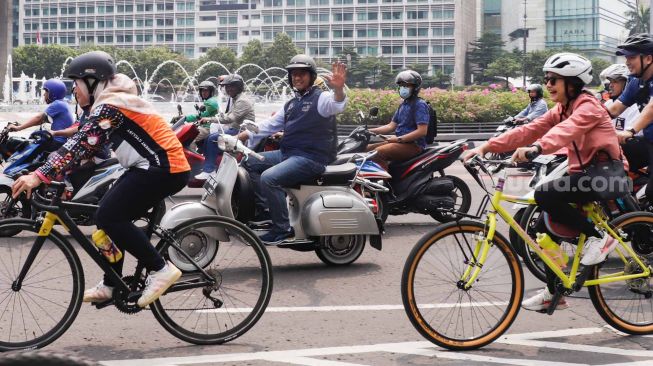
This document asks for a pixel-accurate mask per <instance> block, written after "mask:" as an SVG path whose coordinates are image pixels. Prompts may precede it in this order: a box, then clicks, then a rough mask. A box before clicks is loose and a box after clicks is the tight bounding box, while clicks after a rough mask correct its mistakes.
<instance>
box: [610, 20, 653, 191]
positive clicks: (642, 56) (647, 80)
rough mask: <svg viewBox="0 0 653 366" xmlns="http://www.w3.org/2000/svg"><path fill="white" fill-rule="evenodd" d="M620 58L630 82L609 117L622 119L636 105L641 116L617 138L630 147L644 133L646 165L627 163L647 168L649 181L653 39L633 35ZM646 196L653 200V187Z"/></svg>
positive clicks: (651, 170) (652, 166) (652, 140)
mask: <svg viewBox="0 0 653 366" xmlns="http://www.w3.org/2000/svg"><path fill="white" fill-rule="evenodd" d="M616 54H617V56H624V57H626V66H627V67H628V71H630V75H631V76H630V78H629V79H628V83H627V84H626V87H625V89H624V91H623V93H621V95H620V96H619V98H618V99H617V100H616V101H615V102H614V103H612V104H611V105H610V106H608V107H607V108H608V111H609V112H610V116H611V117H612V118H615V117H617V116H620V115H621V114H622V113H624V112H625V111H626V109H627V108H628V107H630V106H632V105H635V104H636V105H637V106H638V108H639V110H640V114H639V116H638V117H637V118H636V119H635V121H633V124H632V125H631V127H630V128H625V129H624V130H623V131H618V132H617V136H618V137H619V142H620V143H621V144H622V145H623V144H628V142H629V141H628V140H630V139H632V138H633V137H636V136H637V135H638V134H639V133H640V132H643V135H644V138H643V141H644V144H643V145H645V146H646V151H647V152H648V154H646V155H645V156H646V160H647V161H646V162H645V161H644V160H643V159H641V160H640V159H633V161H632V162H631V159H632V157H631V158H629V159H628V162H629V163H630V164H632V165H633V166H632V167H631V169H634V168H637V166H638V165H640V166H644V165H646V164H648V171H649V179H650V178H651V174H653V124H652V123H651V122H653V102H651V100H652V99H651V96H652V95H653V67H651V65H653V36H651V35H650V34H648V33H640V34H634V35H632V36H629V37H628V38H626V40H625V41H624V43H622V44H620V45H619V46H617V52H616ZM641 155H643V154H635V155H633V154H632V153H631V156H637V157H641ZM646 196H647V197H653V184H649V185H647V187H646Z"/></svg>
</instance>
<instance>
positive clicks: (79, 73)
mask: <svg viewBox="0 0 653 366" xmlns="http://www.w3.org/2000/svg"><path fill="white" fill-rule="evenodd" d="M117 72H118V70H117V68H116V63H115V62H114V60H113V57H111V55H109V54H108V53H106V52H103V51H91V52H87V53H85V54H82V55H79V56H77V57H75V58H74V59H73V60H72V61H70V64H68V68H66V72H65V76H66V77H67V78H69V79H73V80H75V79H82V80H84V83H85V84H86V87H87V88H88V92H89V99H90V102H91V105H93V104H94V103H95V97H94V96H93V92H94V91H95V88H96V87H97V85H98V83H99V82H100V81H106V80H109V79H110V78H111V77H112V76H113V75H115V74H116V73H117Z"/></svg>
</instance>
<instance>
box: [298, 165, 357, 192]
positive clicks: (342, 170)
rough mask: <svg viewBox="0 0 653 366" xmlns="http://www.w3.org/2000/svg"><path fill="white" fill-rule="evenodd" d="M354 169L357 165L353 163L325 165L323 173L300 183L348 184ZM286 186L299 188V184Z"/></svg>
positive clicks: (320, 184)
mask: <svg viewBox="0 0 653 366" xmlns="http://www.w3.org/2000/svg"><path fill="white" fill-rule="evenodd" d="M356 169H358V167H357V166H356V164H354V163H345V164H340V165H327V167H326V169H325V170H324V173H322V175H320V176H319V177H317V178H316V179H313V180H311V181H309V182H304V183H302V184H300V185H305V186H326V185H332V186H343V185H349V183H350V181H351V180H352V179H354V176H355V175H356ZM286 188H299V185H297V186H295V187H286Z"/></svg>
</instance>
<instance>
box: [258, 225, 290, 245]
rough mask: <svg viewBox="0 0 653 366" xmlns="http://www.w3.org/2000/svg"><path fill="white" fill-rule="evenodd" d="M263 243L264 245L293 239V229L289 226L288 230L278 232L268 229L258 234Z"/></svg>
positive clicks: (283, 242)
mask: <svg viewBox="0 0 653 366" xmlns="http://www.w3.org/2000/svg"><path fill="white" fill-rule="evenodd" d="M259 238H260V239H261V241H262V242H263V244H265V245H279V244H285V243H290V242H293V241H295V230H294V229H293V228H290V230H288V231H286V232H283V233H279V232H276V231H274V230H270V231H268V232H267V233H265V234H263V235H261V236H259Z"/></svg>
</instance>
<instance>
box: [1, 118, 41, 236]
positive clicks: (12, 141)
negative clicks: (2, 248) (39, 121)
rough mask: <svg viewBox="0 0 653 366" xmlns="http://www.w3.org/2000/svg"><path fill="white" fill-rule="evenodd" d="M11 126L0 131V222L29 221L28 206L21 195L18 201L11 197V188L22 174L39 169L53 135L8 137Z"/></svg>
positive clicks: (5, 232)
mask: <svg viewBox="0 0 653 366" xmlns="http://www.w3.org/2000/svg"><path fill="white" fill-rule="evenodd" d="M13 124H16V123H15V122H10V123H8V124H7V126H5V128H4V129H3V130H2V131H0V164H2V165H3V166H4V169H3V174H2V175H0V219H5V218H11V217H30V215H31V211H32V210H31V206H30V203H29V200H28V199H27V198H26V197H25V196H24V195H23V196H21V197H20V198H18V199H17V200H14V199H13V198H12V197H11V186H12V185H13V184H14V180H15V179H16V178H18V176H20V174H21V173H22V172H24V171H34V170H35V169H36V168H38V167H39V166H41V165H42V164H43V162H44V161H45V159H46V158H47V157H48V154H49V152H48V151H46V149H45V146H47V144H48V142H49V141H51V140H52V135H51V134H50V132H48V131H46V130H38V131H34V132H32V133H31V134H30V136H29V137H28V138H24V137H10V136H9V126H11V125H13ZM16 233H17V232H13V231H12V232H7V231H5V230H2V231H0V237H6V236H13V235H15V234H16Z"/></svg>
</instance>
